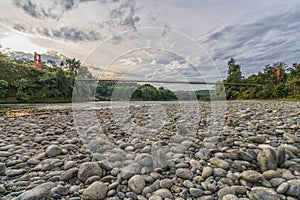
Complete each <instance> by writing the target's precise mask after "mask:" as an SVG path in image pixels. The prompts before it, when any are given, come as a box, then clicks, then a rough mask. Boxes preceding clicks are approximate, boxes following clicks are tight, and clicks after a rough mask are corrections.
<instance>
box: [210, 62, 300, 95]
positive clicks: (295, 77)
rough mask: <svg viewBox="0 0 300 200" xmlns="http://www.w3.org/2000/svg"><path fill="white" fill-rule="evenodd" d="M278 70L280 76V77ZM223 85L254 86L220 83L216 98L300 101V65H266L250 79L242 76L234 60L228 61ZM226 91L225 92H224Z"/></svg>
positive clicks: (281, 63)
mask: <svg viewBox="0 0 300 200" xmlns="http://www.w3.org/2000/svg"><path fill="white" fill-rule="evenodd" d="M278 68H279V71H280V76H279V77H278V72H277V71H278ZM223 83H246V84H256V85H254V86H233V85H225V87H224V86H223V84H221V83H219V84H217V85H216V86H215V94H214V96H215V97H217V98H225V96H223V95H225V94H226V99H285V98H290V99H298V100H299V99H300V64H299V63H294V64H293V65H292V67H289V66H287V65H286V64H285V63H283V62H277V63H274V64H272V65H270V64H269V65H266V66H265V67H264V69H263V71H260V72H258V73H257V74H252V75H250V76H248V77H244V76H243V75H242V71H241V66H240V65H239V64H237V63H236V60H235V59H234V58H231V59H230V60H229V61H228V76H227V77H226V79H224V80H223ZM224 91H225V92H224Z"/></svg>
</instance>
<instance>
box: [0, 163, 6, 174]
mask: <svg viewBox="0 0 300 200" xmlns="http://www.w3.org/2000/svg"><path fill="white" fill-rule="evenodd" d="M4 173H5V163H0V175H2V174H4Z"/></svg>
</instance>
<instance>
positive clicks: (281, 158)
mask: <svg viewBox="0 0 300 200" xmlns="http://www.w3.org/2000/svg"><path fill="white" fill-rule="evenodd" d="M276 155H277V165H278V166H280V165H282V164H283V163H284V161H285V149H284V148H283V147H278V148H277V149H276Z"/></svg>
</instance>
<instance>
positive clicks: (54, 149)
mask: <svg viewBox="0 0 300 200" xmlns="http://www.w3.org/2000/svg"><path fill="white" fill-rule="evenodd" d="M45 153H46V156H48V157H49V158H51V157H55V156H58V155H60V154H61V153H62V149H61V147H60V146H58V145H50V146H49V147H47V149H46V151H45Z"/></svg>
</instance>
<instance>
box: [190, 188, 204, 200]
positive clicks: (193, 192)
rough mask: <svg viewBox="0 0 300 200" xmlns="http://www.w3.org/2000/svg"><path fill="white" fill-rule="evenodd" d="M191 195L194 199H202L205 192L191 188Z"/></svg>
mask: <svg viewBox="0 0 300 200" xmlns="http://www.w3.org/2000/svg"><path fill="white" fill-rule="evenodd" d="M190 194H191V195H192V197H195V198H197V197H201V196H202V195H203V191H202V190H201V189H199V188H190Z"/></svg>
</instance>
